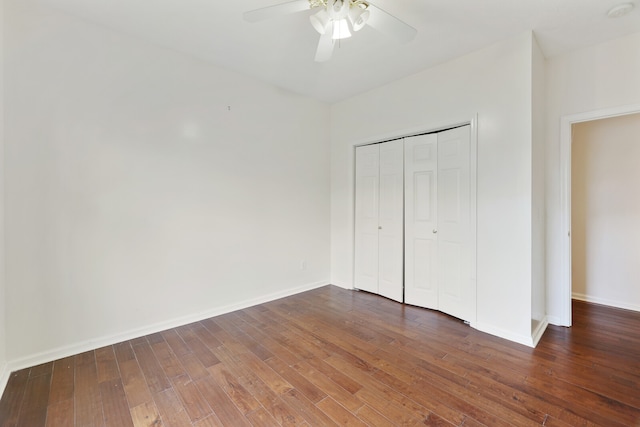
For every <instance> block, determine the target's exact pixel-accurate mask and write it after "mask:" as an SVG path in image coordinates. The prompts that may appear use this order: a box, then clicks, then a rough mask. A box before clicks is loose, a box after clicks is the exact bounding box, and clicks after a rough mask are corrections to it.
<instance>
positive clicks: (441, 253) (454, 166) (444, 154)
mask: <svg viewBox="0 0 640 427" xmlns="http://www.w3.org/2000/svg"><path fill="white" fill-rule="evenodd" d="M469 144H470V137H469V127H468V126H465V127H461V128H457V129H452V130H449V131H445V132H441V133H439V134H438V201H437V203H438V233H437V234H438V267H439V269H440V270H439V276H438V289H439V295H438V302H439V309H440V310H441V311H443V312H445V313H448V314H450V315H452V316H455V317H458V318H460V319H464V320H469V319H471V318H472V316H473V313H474V311H475V307H474V304H475V299H474V298H473V295H475V292H473V289H471V288H470V286H472V281H471V259H470V254H471V252H470V250H469V245H470V235H469V232H470V229H471V228H470V225H471V224H470V221H471V214H470V211H469V209H470V176H469V170H470V165H469V161H470V151H469V149H470V146H469Z"/></svg>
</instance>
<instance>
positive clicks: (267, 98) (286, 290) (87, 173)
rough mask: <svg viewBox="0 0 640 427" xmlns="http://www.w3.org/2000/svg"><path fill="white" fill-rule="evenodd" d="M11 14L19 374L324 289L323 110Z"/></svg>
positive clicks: (192, 63)
mask: <svg viewBox="0 0 640 427" xmlns="http://www.w3.org/2000/svg"><path fill="white" fill-rule="evenodd" d="M10 4H11V6H10V7H7V10H6V11H5V13H6V14H7V19H6V20H5V24H7V26H6V29H5V31H6V33H5V34H6V41H7V57H6V64H5V66H6V68H5V72H6V78H7V85H6V99H5V101H6V104H5V108H6V114H7V116H6V117H7V124H6V254H7V289H6V298H7V308H8V310H7V315H8V317H7V322H8V325H9V327H8V331H7V338H8V358H9V360H11V361H12V364H13V365H15V366H20V365H28V364H33V363H37V362H38V361H40V360H46V359H50V358H52V357H59V356H60V355H62V354H65V353H74V352H77V351H79V350H81V349H82V348H90V347H92V346H94V345H96V343H98V344H103V343H105V342H108V341H116V340H120V339H123V338H126V337H130V336H134V335H140V334H142V333H146V332H148V331H150V330H157V329H162V328H165V327H167V326H170V325H172V324H176V323H180V322H185V321H187V320H192V319H195V318H198V317H202V316H208V315H211V314H213V313H217V312H220V311H225V310H228V309H232V308H234V307H238V306H242V305H244V304H250V303H254V302H257V301H261V300H264V299H269V298H274V297H276V296H280V295H286V294H290V293H293V292H296V291H300V290H303V289H308V288H310V287H314V286H319V285H323V284H326V283H328V279H329V270H330V269H329V237H330V234H329V232H330V230H329V201H330V198H329V191H330V188H329V184H330V179H329V174H328V171H329V147H328V131H327V129H328V123H329V121H328V119H329V109H328V106H326V105H325V104H322V103H319V102H316V101H313V100H310V99H307V98H303V97H300V96H297V95H293V94H291V93H288V92H284V91H282V90H279V89H276V88H274V87H272V86H270V85H266V84H263V83H259V82H257V81H255V80H252V79H249V78H245V77H243V76H241V75H238V74H236V73H233V72H230V71H225V70H223V69H220V68H217V67H214V66H210V65H207V64H205V63H202V62H199V61H197V60H195V59H192V58H191V57H189V56H185V55H182V54H178V53H176V52H173V51H169V50H165V49H161V48H157V47H155V46H153V45H149V44H146V43H145V42H143V41H140V40H137V39H135V38H132V37H128V36H126V35H121V34H118V33H114V32H111V31H108V30H106V29H103V28H100V27H97V26H93V25H91V24H88V23H84V22H81V21H79V20H77V19H75V18H71V17H67V16H64V15H61V14H58V13H56V12H53V11H50V10H46V9H40V8H32V7H28V6H27V3H26V2H22V1H13V2H11V3H10ZM228 106H230V110H229V108H228ZM302 261H305V263H306V268H305V269H302V268H301V263H302Z"/></svg>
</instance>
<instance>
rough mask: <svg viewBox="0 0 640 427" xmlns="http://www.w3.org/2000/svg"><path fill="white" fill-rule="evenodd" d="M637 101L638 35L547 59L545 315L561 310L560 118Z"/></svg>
mask: <svg viewBox="0 0 640 427" xmlns="http://www.w3.org/2000/svg"><path fill="white" fill-rule="evenodd" d="M633 104H640V33H636V34H631V35H629V36H625V37H622V38H619V39H616V40H612V41H609V42H606V43H601V44H598V45H595V46H591V47H588V48H584V49H580V50H576V51H573V52H570V53H568V54H565V55H562V56H559V57H555V58H551V59H548V60H547V147H546V160H547V162H546V163H547V181H546V199H547V315H548V316H549V320H550V321H551V322H552V323H557V322H559V319H560V318H561V317H562V310H563V292H561V283H562V269H561V259H562V254H561V250H560V248H561V246H562V240H563V239H566V238H567V231H568V230H563V229H562V223H561V219H562V216H561V214H562V210H561V206H560V191H561V188H560V184H561V179H560V118H561V117H562V116H565V115H573V114H578V113H584V112H590V111H595V110H600V109H605V108H613V107H620V106H625V105H633Z"/></svg>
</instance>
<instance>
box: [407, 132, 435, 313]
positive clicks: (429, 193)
mask: <svg viewBox="0 0 640 427" xmlns="http://www.w3.org/2000/svg"><path fill="white" fill-rule="evenodd" d="M404 150H405V162H404V163H405V230H406V238H405V239H406V240H405V302H406V303H408V304H413V305H417V306H420V307H427V308H432V309H438V257H437V255H438V251H437V247H438V241H437V234H436V233H435V232H437V227H438V212H437V192H438V187H437V182H438V137H437V136H436V135H435V134H430V135H420V136H415V137H411V138H407V139H406V140H405V146H404Z"/></svg>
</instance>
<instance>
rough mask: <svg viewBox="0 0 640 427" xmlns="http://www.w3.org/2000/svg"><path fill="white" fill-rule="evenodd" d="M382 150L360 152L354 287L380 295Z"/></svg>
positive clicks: (372, 148)
mask: <svg viewBox="0 0 640 427" xmlns="http://www.w3.org/2000/svg"><path fill="white" fill-rule="evenodd" d="M379 158H380V154H379V146H378V145H368V146H365V147H358V148H357V149H356V200H355V202H356V203H355V263H354V264H355V274H354V286H355V287H356V288H357V289H362V290H365V291H369V292H374V293H378V205H379V192H380V191H379V169H380V162H379Z"/></svg>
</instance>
